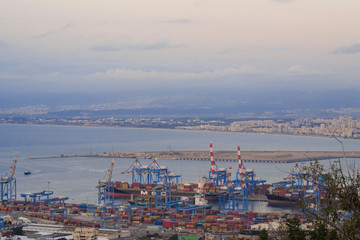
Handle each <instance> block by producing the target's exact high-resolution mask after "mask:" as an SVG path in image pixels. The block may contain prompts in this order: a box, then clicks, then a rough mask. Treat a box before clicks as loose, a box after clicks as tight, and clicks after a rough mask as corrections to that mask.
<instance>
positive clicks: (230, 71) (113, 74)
mask: <svg viewBox="0 0 360 240" xmlns="http://www.w3.org/2000/svg"><path fill="white" fill-rule="evenodd" d="M262 73H263V72H261V71H259V70H257V69H255V68H254V67H251V66H242V67H240V68H237V69H236V68H227V69H222V70H214V71H207V72H199V73H196V72H160V71H143V70H132V69H121V68H116V69H109V70H107V71H106V72H97V73H94V74H92V75H90V76H89V77H90V78H95V79H98V78H99V79H104V78H105V79H106V78H109V79H123V80H208V79H221V78H226V77H232V76H239V75H255V74H262Z"/></svg>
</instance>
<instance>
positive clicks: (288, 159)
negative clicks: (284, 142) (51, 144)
mask: <svg viewBox="0 0 360 240" xmlns="http://www.w3.org/2000/svg"><path fill="white" fill-rule="evenodd" d="M241 155H242V158H243V161H245V162H258V163H294V162H306V161H314V160H324V159H342V158H344V157H345V158H360V152H353V151H351V152H342V151H241ZM76 157H98V158H109V157H116V158H138V159H154V158H157V159H167V160H191V161H209V159H210V157H209V152H208V151H149V152H115V153H112V152H109V153H101V154H74V155H64V154H61V155H58V156H43V157H28V158H25V159H48V158H76ZM215 160H216V161H226V162H235V161H237V156H236V154H235V153H234V151H216V159H215Z"/></svg>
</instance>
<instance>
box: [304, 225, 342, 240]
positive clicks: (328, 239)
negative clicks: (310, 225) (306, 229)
mask: <svg viewBox="0 0 360 240" xmlns="http://www.w3.org/2000/svg"><path fill="white" fill-rule="evenodd" d="M337 239H339V237H338V236H337V233H336V230H335V229H332V230H331V231H329V230H328V229H327V227H326V225H325V224H319V225H317V226H316V227H315V228H314V230H313V231H312V232H311V233H310V240H337Z"/></svg>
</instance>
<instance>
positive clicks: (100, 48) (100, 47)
mask: <svg viewBox="0 0 360 240" xmlns="http://www.w3.org/2000/svg"><path fill="white" fill-rule="evenodd" d="M91 50H92V51H95V52H101V51H105V52H117V51H119V50H120V49H119V48H118V47H116V46H111V45H97V46H93V47H92V48H91Z"/></svg>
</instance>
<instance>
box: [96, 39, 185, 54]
mask: <svg viewBox="0 0 360 240" xmlns="http://www.w3.org/2000/svg"><path fill="white" fill-rule="evenodd" d="M184 46H185V45H183V44H171V43H170V42H168V41H157V42H153V43H128V44H118V45H117V44H99V45H95V46H93V47H92V48H91V50H92V51H107V52H116V51H120V50H136V51H147V50H162V49H171V48H181V47H184Z"/></svg>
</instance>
